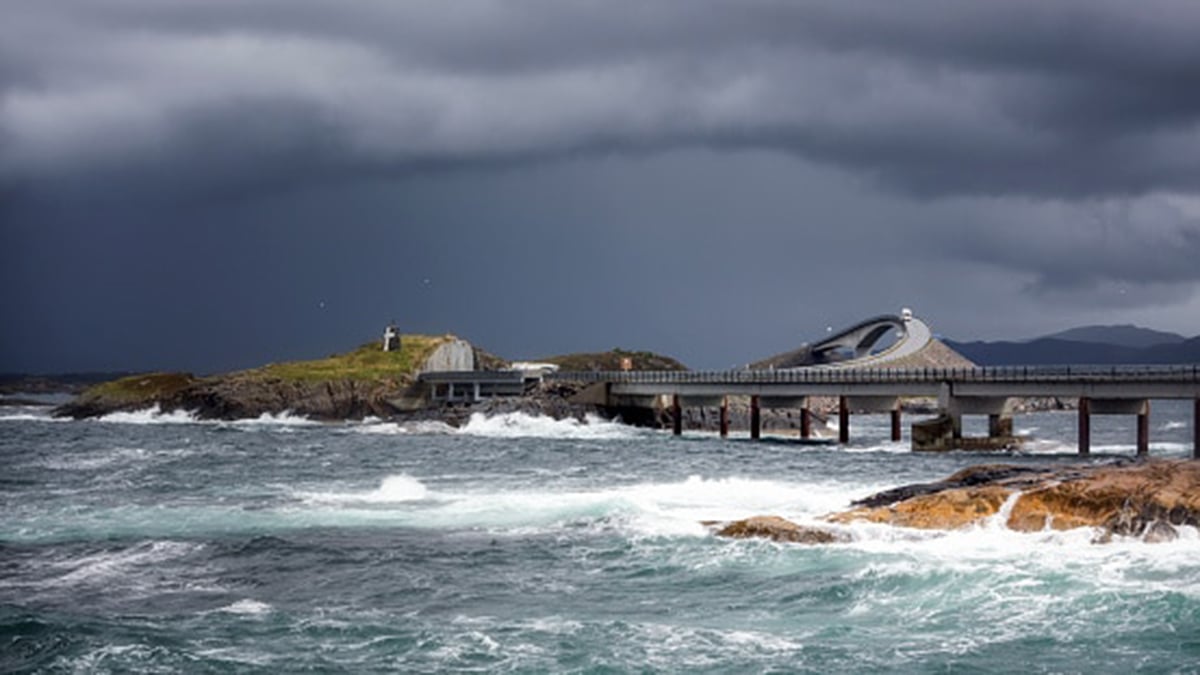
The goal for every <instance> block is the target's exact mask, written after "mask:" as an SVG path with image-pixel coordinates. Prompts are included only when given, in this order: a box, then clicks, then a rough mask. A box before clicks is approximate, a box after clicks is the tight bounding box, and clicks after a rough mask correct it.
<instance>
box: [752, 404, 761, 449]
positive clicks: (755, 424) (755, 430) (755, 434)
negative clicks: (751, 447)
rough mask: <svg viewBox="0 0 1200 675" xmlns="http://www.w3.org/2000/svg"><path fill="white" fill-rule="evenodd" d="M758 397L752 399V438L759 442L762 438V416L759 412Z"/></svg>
mask: <svg viewBox="0 0 1200 675" xmlns="http://www.w3.org/2000/svg"><path fill="white" fill-rule="evenodd" d="M758 404H759V401H758V396H757V395H755V396H751V397H750V438H752V439H754V440H758V439H759V438H760V437H762V414H761V411H760V410H759V405H758Z"/></svg>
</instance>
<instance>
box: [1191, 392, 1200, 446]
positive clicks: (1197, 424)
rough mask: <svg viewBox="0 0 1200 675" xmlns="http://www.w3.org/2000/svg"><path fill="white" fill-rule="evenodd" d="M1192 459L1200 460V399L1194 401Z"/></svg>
mask: <svg viewBox="0 0 1200 675" xmlns="http://www.w3.org/2000/svg"><path fill="white" fill-rule="evenodd" d="M1192 458H1193V459H1200V398H1198V399H1196V400H1194V401H1192Z"/></svg>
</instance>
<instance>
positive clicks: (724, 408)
mask: <svg viewBox="0 0 1200 675" xmlns="http://www.w3.org/2000/svg"><path fill="white" fill-rule="evenodd" d="M721 438H729V397H728V396H725V397H723V398H722V399H721Z"/></svg>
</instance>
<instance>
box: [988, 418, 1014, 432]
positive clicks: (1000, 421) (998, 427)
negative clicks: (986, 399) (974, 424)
mask: <svg viewBox="0 0 1200 675" xmlns="http://www.w3.org/2000/svg"><path fill="white" fill-rule="evenodd" d="M1012 435H1013V418H1012V415H999V414H995V413H993V414H990V415H988V436H989V437H991V438H1001V437H1008V436H1012Z"/></svg>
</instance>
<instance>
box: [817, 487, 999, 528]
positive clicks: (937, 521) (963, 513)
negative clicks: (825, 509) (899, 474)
mask: <svg viewBox="0 0 1200 675" xmlns="http://www.w3.org/2000/svg"><path fill="white" fill-rule="evenodd" d="M1012 492H1013V491H1012V490H1011V489H1009V488H1006V487H1001V486H997V485H988V486H983V487H970V488H952V489H948V490H943V491H941V492H935V493H933V494H922V495H919V496H916V497H912V498H910V499H906V500H904V501H901V502H898V503H896V504H892V505H890V506H880V507H862V508H858V509H854V510H852V511H846V512H844V513H839V514H835V515H833V516H831V517H830V520H832V521H834V522H839V523H846V522H851V521H854V520H866V521H869V522H872V523H886V524H888V525H898V526H900V527H915V528H919V529H923V530H954V529H958V528H962V527H966V526H968V525H974V524H975V523H978V522H980V521H982V520H983V519H984V518H987V517H989V516H992V515H995V514H996V513H997V512H999V511H1000V507H1001V506H1002V505H1003V504H1004V500H1006V499H1008V497H1009V495H1011V494H1012Z"/></svg>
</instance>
